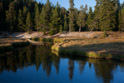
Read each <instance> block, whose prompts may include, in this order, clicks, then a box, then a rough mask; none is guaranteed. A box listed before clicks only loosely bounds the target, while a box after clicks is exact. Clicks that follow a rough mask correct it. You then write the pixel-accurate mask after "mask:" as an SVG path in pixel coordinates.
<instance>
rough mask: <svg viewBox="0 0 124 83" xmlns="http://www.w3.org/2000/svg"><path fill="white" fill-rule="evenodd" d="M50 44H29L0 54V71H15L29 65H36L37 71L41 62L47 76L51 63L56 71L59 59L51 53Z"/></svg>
mask: <svg viewBox="0 0 124 83" xmlns="http://www.w3.org/2000/svg"><path fill="white" fill-rule="evenodd" d="M50 46H51V44H44V45H43V46H33V45H30V46H28V47H25V48H20V49H17V50H15V51H13V52H10V54H7V55H4V56H0V72H2V71H3V70H8V71H9V70H12V71H13V72H16V70H17V69H18V68H20V69H23V68H25V67H28V66H31V65H36V69H37V71H38V69H39V67H40V65H41V64H42V66H43V68H44V70H45V71H46V73H47V75H48V76H49V75H50V72H51V67H52V64H53V63H54V66H55V68H57V69H56V70H57V72H58V71H59V68H58V66H59V62H60V59H59V57H55V56H53V55H52V53H51V49H50V48H51V47H50Z"/></svg>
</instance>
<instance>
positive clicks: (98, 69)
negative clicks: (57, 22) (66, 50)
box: [0, 43, 124, 83]
mask: <svg viewBox="0 0 124 83" xmlns="http://www.w3.org/2000/svg"><path fill="white" fill-rule="evenodd" d="M63 58H65V57H59V56H55V55H53V54H52V53H51V44H50V43H49V44H48V43H47V44H44V45H43V46H34V45H30V46H28V47H25V48H20V49H17V50H15V51H13V52H10V53H7V54H6V55H4V56H0V75H1V73H2V72H3V71H5V70H7V71H8V72H9V71H12V72H17V69H21V70H23V69H24V68H27V67H29V66H34V65H35V66H36V70H37V71H38V70H39V69H40V67H42V69H43V71H44V72H46V74H47V76H48V77H49V76H50V74H51V72H53V71H52V66H54V67H55V70H56V74H57V75H59V70H61V69H59V68H60V66H64V65H66V64H63V63H64V61H63ZM66 58H68V59H67V64H68V68H67V72H68V77H69V78H70V80H73V79H74V77H75V75H76V77H78V75H77V73H80V74H83V72H84V70H88V69H87V67H86V65H87V64H88V65H89V66H88V68H89V69H93V70H94V72H95V75H94V76H96V78H97V79H99V80H102V81H103V82H105V83H106V82H107V83H109V82H111V81H112V80H113V74H114V72H115V71H117V70H118V67H119V68H120V69H121V71H120V72H124V63H123V62H118V61H111V60H96V59H83V60H82V58H80V57H79V58H76V59H75V57H73V58H72V57H71V58H70V57H66ZM60 62H61V63H60ZM77 65H78V66H77ZM76 67H78V71H77V70H76V71H75V68H76ZM87 73H88V74H91V71H88V72H87ZM62 77H63V76H62ZM84 80H85V79H84Z"/></svg>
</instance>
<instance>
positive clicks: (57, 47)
mask: <svg viewBox="0 0 124 83" xmlns="http://www.w3.org/2000/svg"><path fill="white" fill-rule="evenodd" d="M67 41H68V42H67ZM51 49H52V52H53V53H54V54H55V55H57V56H59V55H68V56H81V57H88V58H100V59H101V58H102V59H119V60H124V51H123V50H124V40H122V39H106V38H103V39H80V40H79V39H78V40H76V39H75V40H74V39H73V38H72V39H70V40H69V39H66V40H65V41H64V42H61V43H57V44H54V45H53V46H52V48H51Z"/></svg>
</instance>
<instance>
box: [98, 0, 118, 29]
mask: <svg viewBox="0 0 124 83" xmlns="http://www.w3.org/2000/svg"><path fill="white" fill-rule="evenodd" d="M101 9H102V12H101V18H100V27H101V30H103V31H110V30H114V29H115V26H116V17H115V10H114V2H113V1H108V0H104V1H103V4H102V6H101Z"/></svg>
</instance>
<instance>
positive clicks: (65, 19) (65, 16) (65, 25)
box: [64, 14, 69, 31]
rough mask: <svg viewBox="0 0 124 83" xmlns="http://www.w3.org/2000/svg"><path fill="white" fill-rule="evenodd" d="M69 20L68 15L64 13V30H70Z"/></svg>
mask: <svg viewBox="0 0 124 83" xmlns="http://www.w3.org/2000/svg"><path fill="white" fill-rule="evenodd" d="M68 20H69V19H68V15H67V14H65V15H64V30H65V31H68V27H69V26H68Z"/></svg>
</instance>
